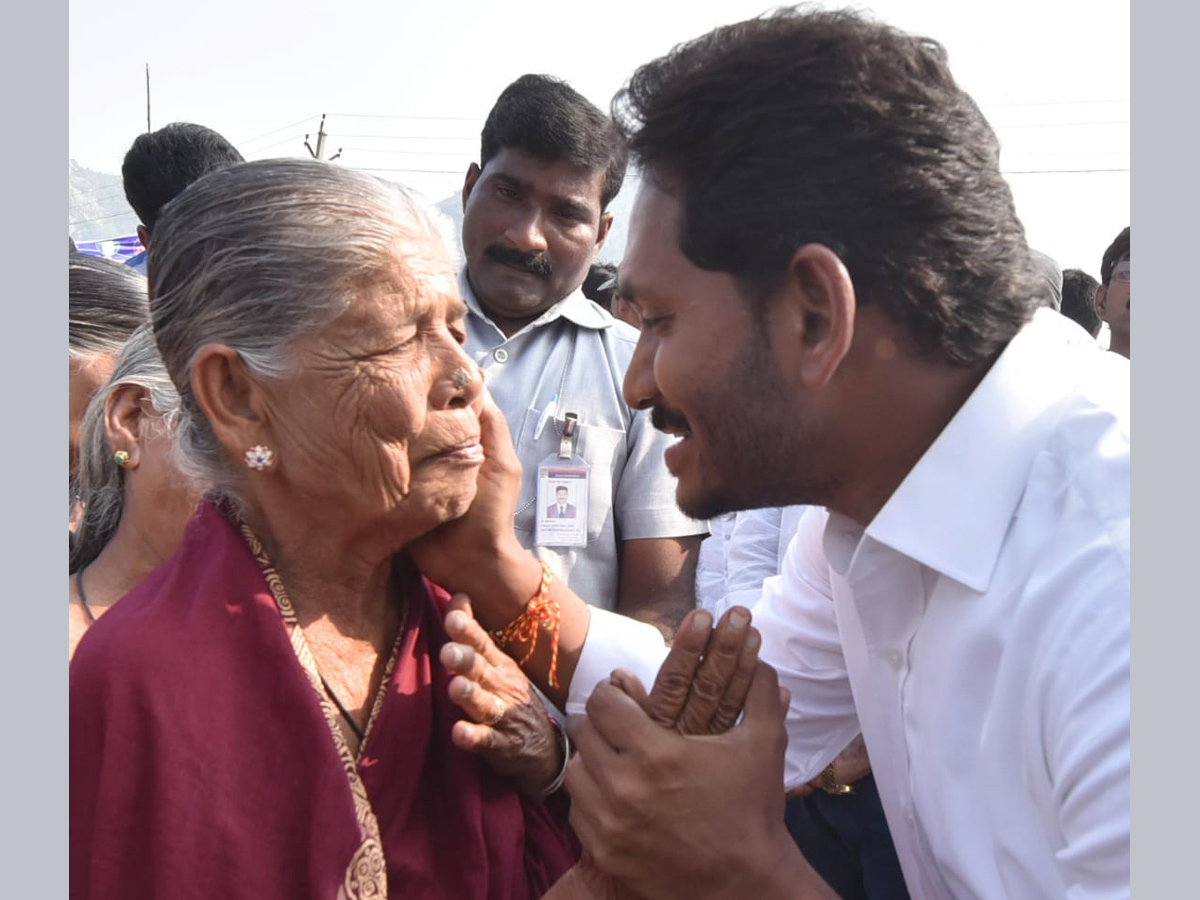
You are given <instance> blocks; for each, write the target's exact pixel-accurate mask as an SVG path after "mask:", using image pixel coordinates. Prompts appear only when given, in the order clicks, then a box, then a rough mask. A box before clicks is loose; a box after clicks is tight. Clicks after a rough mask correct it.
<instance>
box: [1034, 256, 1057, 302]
mask: <svg viewBox="0 0 1200 900" xmlns="http://www.w3.org/2000/svg"><path fill="white" fill-rule="evenodd" d="M1029 256H1030V258H1031V259H1032V260H1033V265H1034V268H1035V269H1036V270H1037V273H1038V276H1039V278H1040V280H1041V285H1040V286H1041V289H1042V290H1041V300H1042V306H1048V307H1050V309H1054V310H1057V309H1058V308H1059V307H1061V306H1062V268H1061V267H1060V266H1059V264H1058V263H1057V262H1056V261H1055V260H1054V258H1053V257H1052V256H1050V255H1049V254H1046V253H1042V252H1041V251H1040V250H1034V249H1033V248H1030V250H1029Z"/></svg>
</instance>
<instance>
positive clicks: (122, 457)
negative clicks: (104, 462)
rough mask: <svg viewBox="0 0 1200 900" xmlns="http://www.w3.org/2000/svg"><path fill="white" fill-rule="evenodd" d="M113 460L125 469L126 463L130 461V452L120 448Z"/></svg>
mask: <svg viewBox="0 0 1200 900" xmlns="http://www.w3.org/2000/svg"><path fill="white" fill-rule="evenodd" d="M113 462H115V463H116V464H117V465H118V466H120V467H121V468H122V469H123V468H125V464H126V463H127V462H129V454H128V453H126V452H125V451H124V450H118V451H117V452H116V453H114V454H113Z"/></svg>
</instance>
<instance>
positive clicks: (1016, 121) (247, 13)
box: [69, 0, 1130, 275]
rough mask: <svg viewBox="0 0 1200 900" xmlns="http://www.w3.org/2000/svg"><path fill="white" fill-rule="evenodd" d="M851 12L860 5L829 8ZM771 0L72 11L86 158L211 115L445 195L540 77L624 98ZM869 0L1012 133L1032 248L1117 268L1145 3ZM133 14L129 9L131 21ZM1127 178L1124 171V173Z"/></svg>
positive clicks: (74, 122) (244, 140) (1066, 261)
mask: <svg viewBox="0 0 1200 900" xmlns="http://www.w3.org/2000/svg"><path fill="white" fill-rule="evenodd" d="M822 5H842V4H828V3H826V4H822ZM767 8H769V6H768V5H766V4H764V3H763V2H762V0H707V2H706V0H693V2H689V3H674V2H672V3H665V2H663V3H660V2H656V0H640V2H626V0H617V2H609V3H606V4H603V5H602V6H601V5H595V6H591V5H584V4H573V3H562V2H554V3H551V2H545V0H528V2H525V3H521V4H503V3H497V2H473V0H471V2H468V0H443V2H432V3H430V2H424V0H423V2H421V3H419V4H416V3H406V2H390V3H385V2H378V3H374V2H365V0H343V2H341V3H334V2H329V0H326V2H321V3H317V2H314V0H290V2H289V3H288V4H286V5H285V4H277V3H264V2H261V0H242V2H231V0H206V2H200V3H193V4H183V3H163V2H161V0H159V2H155V3H150V2H143V0H125V2H122V3H120V4H117V5H112V4H100V3H85V2H82V0H75V2H73V3H71V4H70V8H69V17H70V50H69V52H70V81H69V84H70V148H69V155H70V157H71V158H73V159H75V160H77V161H78V162H80V163H81V164H83V165H84V166H87V167H88V168H91V169H97V170H99V171H102V172H112V173H116V172H119V171H120V164H121V158H122V157H123V156H124V153H125V150H126V149H127V148H128V146H129V144H130V142H131V141H132V140H133V138H134V137H136V135H137V134H138V133H139V132H141V131H144V130H145V128H146V78H145V65H146V64H147V63H149V66H150V100H151V110H150V113H151V124H152V126H153V127H155V128H158V127H161V126H162V125H165V124H167V123H168V122H172V121H191V122H199V123H201V124H204V125H207V126H209V127H211V128H214V129H216V130H217V131H219V132H221V133H222V134H224V135H225V136H226V137H227V138H229V139H230V140H231V141H233V142H234V143H235V144H236V145H237V146H238V147H239V149H241V150H242V152H243V153H244V154H245V155H246V157H247V158H249V159H261V158H267V157H271V156H293V155H304V154H306V151H305V149H304V135H305V134H306V133H308V134H309V135H310V138H309V140H310V143H312V144H313V145H314V146H315V141H316V131H317V127H318V122H319V120H320V117H321V114H322V113H327V114H328V118H327V120H326V130H327V131H328V132H329V138H328V140H327V145H326V156H330V155H332V154H333V153H334V152H336V151H337V149H338V148H339V147H341V148H343V152H342V156H341V159H340V160H339V162H341V163H343V164H345V165H350V166H354V167H357V168H364V169H372V170H374V171H377V172H378V174H380V175H382V176H384V177H387V178H389V179H392V180H396V181H401V182H404V183H406V184H409V185H411V186H413V187H415V188H417V189H419V190H421V191H423V192H424V193H425V194H427V195H428V196H429V197H430V198H431V199H434V200H438V199H441V198H443V197H445V196H447V195H449V194H452V193H456V192H457V191H458V190H459V188H460V187H461V184H462V174H463V172H464V171H465V169H466V166H467V165H468V164H469V163H470V162H472V161H473V160H474V159H475V158H476V156H477V154H478V136H479V129H480V127H481V125H482V121H483V118H484V116H486V114H487V111H488V110H489V109H490V107H491V105H492V103H493V102H494V101H495V99H496V96H497V95H498V94H499V93H500V91H501V90H503V88H504V86H505V85H507V84H508V83H509V82H510V81H512V80H513V79H514V78H516V77H517V76H518V75H521V74H523V73H525V72H545V73H548V74H552V75H556V76H558V77H560V78H565V79H566V80H568V81H569V82H571V84H572V85H573V86H574V87H575V88H576V89H578V90H579V91H580V92H581V93H583V94H584V95H585V96H587V97H589V98H590V99H591V100H593V101H594V102H595V103H597V104H598V105H600V106H601V107H602V108H605V109H607V107H608V102H609V100H610V99H611V97H612V95H613V93H615V92H616V90H617V89H618V88H619V87H621V85H622V84H623V83H624V82H625V80H626V79H627V78H628V76H629V75H630V73H631V72H632V71H633V70H634V69H635V68H636V67H637V65H638V64H640V63H642V62H645V61H647V60H649V59H651V58H653V57H655V56H658V55H661V54H662V53H664V52H666V51H667V50H668V49H670V47H671V46H673V45H674V44H676V43H679V42H680V41H683V40H687V39H688V38H691V37H694V36H696V35H698V34H701V33H703V32H705V31H707V30H708V29H710V28H712V27H713V26H715V25H719V24H725V23H729V22H734V21H738V20H740V19H744V18H747V17H750V16H753V15H757V14H758V13H761V12H763V11H764V10H765V9H767ZM859 8H864V9H870V10H872V11H873V12H874V13H875V14H876V15H877V16H878V17H879V18H881V19H883V20H884V21H887V22H889V23H890V24H893V25H896V26H899V27H901V28H904V29H906V30H908V31H914V32H919V33H923V34H925V35H927V36H929V37H933V38H935V39H937V40H939V41H941V43H943V44H944V45H945V46H946V48H947V50H948V52H949V54H950V62H951V66H952V68H953V70H954V72H955V75H956V77H957V78H958V80H959V82H960V83H961V84H962V85H963V86H964V87H965V88H966V89H967V90H968V91H969V92H970V93H971V94H972V95H973V96H974V97H975V99H976V100H977V101H978V102H979V104H980V106H981V107H982V108H983V110H984V112H985V113H986V114H987V115H988V117H989V119H990V120H991V122H992V124H993V126H994V127H995V128H996V130H997V132H998V133H999V135H1000V138H1001V142H1002V145H1003V148H1004V149H1003V154H1002V162H1003V165H1004V169H1005V171H1006V172H1007V173H1008V174H1009V180H1010V183H1011V184H1012V187H1013V192H1014V195H1015V197H1016V202H1017V209H1018V212H1019V213H1020V215H1021V218H1022V220H1023V222H1024V223H1025V227H1026V231H1027V232H1028V234H1029V239H1030V243H1031V244H1032V245H1033V246H1035V247H1037V248H1039V249H1041V250H1044V251H1045V252H1047V253H1050V254H1051V255H1052V256H1054V257H1055V258H1056V259H1058V261H1059V262H1060V264H1061V265H1063V266H1064V267H1072V266H1074V267H1080V268H1084V269H1086V270H1088V271H1090V272H1092V274H1093V275H1096V274H1098V269H1099V260H1100V256H1101V254H1102V252H1103V250H1104V248H1105V247H1106V246H1107V245H1108V243H1109V242H1110V241H1111V240H1112V238H1113V237H1114V236H1115V235H1116V233H1117V232H1118V231H1119V230H1120V229H1121V228H1123V227H1124V226H1125V225H1127V224H1129V143H1130V126H1129V120H1130V109H1129V96H1130V94H1129V4H1128V2H1127V0H1092V2H1087V3H1084V2H1076V0H1041V2H1036V0H1007V2H1004V3H995V4H990V5H989V6H987V7H984V6H980V5H975V4H971V5H968V4H963V3H960V2H950V0H876V2H874V3H871V4H869V5H867V4H862V5H859ZM118 13H119V15H118ZM1111 170H1116V171H1111Z"/></svg>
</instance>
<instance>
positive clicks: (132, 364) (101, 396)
mask: <svg viewBox="0 0 1200 900" xmlns="http://www.w3.org/2000/svg"><path fill="white" fill-rule="evenodd" d="M178 412H179V394H178V392H177V391H176V390H175V385H173V384H172V383H171V379H170V377H169V376H168V375H167V370H166V368H165V367H164V366H163V364H162V360H161V359H160V358H159V355H158V348H157V347H156V346H155V345H154V334H153V332H152V331H151V330H150V324H149V322H147V323H146V324H145V325H142V326H141V327H140V328H138V329H137V330H136V331H135V332H134V333H133V334H132V335H131V336H130V338H129V340H128V341H127V342H126V343H125V346H124V347H123V348H122V350H121V353H120V355H119V356H118V357H117V361H116V367H115V368H114V370H113V374H112V378H111V379H109V382H108V384H106V385H105V386H104V387H102V388H101V389H100V390H99V391H98V392H97V393H96V395H95V396H94V397H93V398H92V401H91V403H89V404H88V407H87V411H86V412H85V413H84V415H83V421H82V423H81V424H80V428H79V445H80V446H79V471H78V477H77V482H76V483H77V488H78V492H79V499H80V502H81V504H82V507H83V512H82V516H81V518H80V520H79V525H78V528H77V529H76V540H75V544H74V546H73V547H72V549H71V561H70V567H69V569H68V571H69V582H68V585H67V593H68V598H69V603H70V618H69V641H70V646H69V651H68V656H74V655H75V645H76V644H78V643H79V639H80V638H81V637H83V633H84V632H85V631H87V629H88V627H89V626H90V625H91V624H92V623H93V622H94V621H96V619H97V618H98V617H100V616H101V615H103V614H104V613H105V612H106V611H107V610H108V608H109V607H110V606H112V604H113V603H115V602H116V601H117V600H118V599H120V598H121V597H122V596H124V595H125V593H127V592H128V591H129V589H130V588H132V587H133V586H134V585H135V584H137V583H138V582H139V581H141V580H142V579H143V578H144V577H145V576H146V575H148V574H149V573H150V571H151V570H152V569H154V568H155V567H156V566H157V565H158V564H159V563H161V562H162V561H163V560H165V559H167V558H168V557H169V556H170V555H171V554H172V553H173V552H174V550H175V546H176V545H177V544H178V543H179V538H180V537H181V536H182V534H183V528H184V525H186V524H187V521H188V519H190V518H191V516H192V513H193V512H194V511H195V508H196V501H197V499H198V498H199V495H200V489H199V487H198V486H197V485H196V483H195V482H193V481H191V480H190V479H187V478H184V477H183V476H182V475H180V474H179V471H178V469H177V467H176V466H175V463H174V456H173V454H172V452H171V430H172V427H173V425H174V422H175V419H176V417H177V415H178ZM85 578H86V579H87V583H86V586H85V584H84V579H85Z"/></svg>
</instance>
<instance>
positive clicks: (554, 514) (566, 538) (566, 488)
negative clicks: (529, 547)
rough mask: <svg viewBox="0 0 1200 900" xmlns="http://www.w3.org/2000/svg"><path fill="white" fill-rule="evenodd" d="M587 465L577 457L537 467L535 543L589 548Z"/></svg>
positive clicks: (543, 545) (544, 463)
mask: <svg viewBox="0 0 1200 900" xmlns="http://www.w3.org/2000/svg"><path fill="white" fill-rule="evenodd" d="M587 523H588V467H587V464H586V463H584V462H583V460H580V459H578V458H575V459H571V460H565V459H563V460H555V461H554V462H553V463H547V462H543V463H542V464H541V465H540V466H538V481H537V519H536V521H535V525H534V543H536V544H537V545H538V546H541V547H586V546H587Z"/></svg>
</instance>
